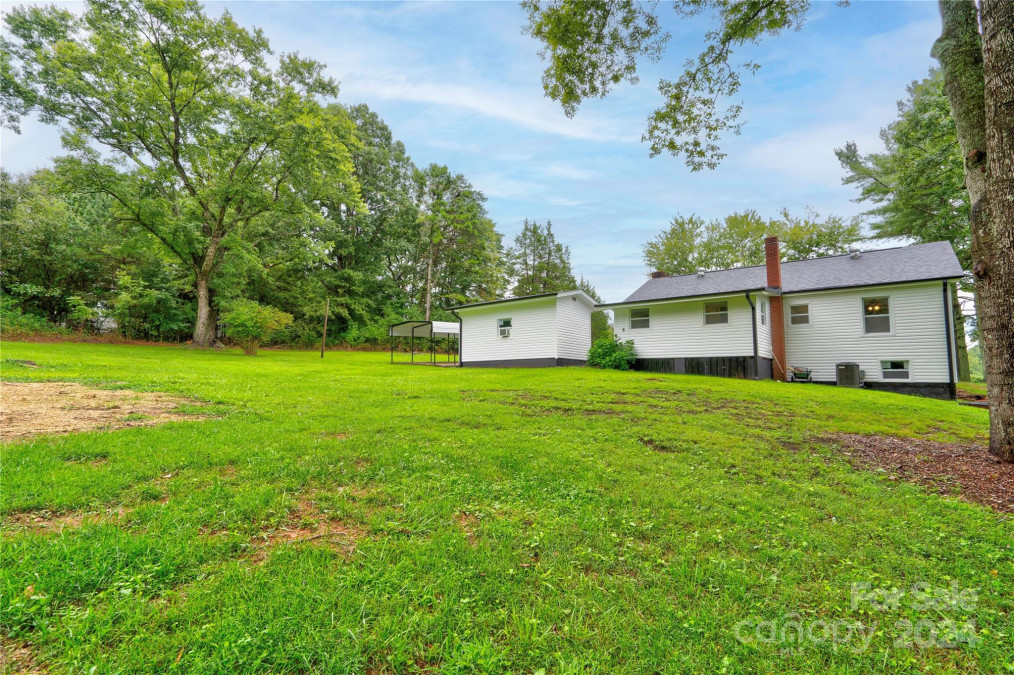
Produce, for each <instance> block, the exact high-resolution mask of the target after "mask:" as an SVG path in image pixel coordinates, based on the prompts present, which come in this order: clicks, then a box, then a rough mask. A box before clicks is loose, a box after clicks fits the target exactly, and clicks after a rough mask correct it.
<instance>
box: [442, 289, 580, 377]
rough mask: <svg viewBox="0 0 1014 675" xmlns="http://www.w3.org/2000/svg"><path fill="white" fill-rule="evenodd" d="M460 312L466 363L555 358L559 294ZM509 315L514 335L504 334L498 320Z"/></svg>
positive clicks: (463, 358) (462, 349)
mask: <svg viewBox="0 0 1014 675" xmlns="http://www.w3.org/2000/svg"><path fill="white" fill-rule="evenodd" d="M458 314H459V315H460V316H461V360H462V362H463V363H466V364H467V363H469V362H474V361H507V360H514V359H555V358H556V298H552V297H551V298H538V299H535V300H524V301H519V302H516V303H498V304H495V305H490V306H488V307H474V308H471V309H462V310H459V311H458ZM506 318H510V320H511V336H510V337H508V338H502V337H500V333H499V330H498V326H497V321H498V320H500V319H506ZM586 354H587V350H586Z"/></svg>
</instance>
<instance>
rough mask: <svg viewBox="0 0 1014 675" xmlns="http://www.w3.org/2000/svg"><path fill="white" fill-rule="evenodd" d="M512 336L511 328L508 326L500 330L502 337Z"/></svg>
mask: <svg viewBox="0 0 1014 675" xmlns="http://www.w3.org/2000/svg"><path fill="white" fill-rule="evenodd" d="M510 336H511V329H510V326H506V327H504V328H501V329H500V337H510Z"/></svg>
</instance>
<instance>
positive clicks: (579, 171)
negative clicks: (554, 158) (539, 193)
mask: <svg viewBox="0 0 1014 675" xmlns="http://www.w3.org/2000/svg"><path fill="white" fill-rule="evenodd" d="M543 173H545V174H546V175H547V176H552V177H554V178H566V179H569V180H591V179H593V178H598V176H599V173H598V172H597V171H594V170H592V169H584V168H582V167H579V166H574V165H573V164H567V163H565V162H553V163H552V164H550V165H548V166H546V167H545V168H544V169H543Z"/></svg>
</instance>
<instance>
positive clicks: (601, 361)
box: [588, 335, 636, 370]
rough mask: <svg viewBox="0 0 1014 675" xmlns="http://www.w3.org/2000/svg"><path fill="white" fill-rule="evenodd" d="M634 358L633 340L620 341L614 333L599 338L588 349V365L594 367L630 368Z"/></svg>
mask: <svg viewBox="0 0 1014 675" xmlns="http://www.w3.org/2000/svg"><path fill="white" fill-rule="evenodd" d="M635 358H636V357H635V356H634V341H633V340H627V341H626V342H621V341H620V339H619V338H618V337H616V335H607V336H605V337H601V338H599V339H598V340H596V341H595V343H594V344H592V347H591V349H589V350H588V365H589V366H594V367H596V368H611V369H613V370H630V368H631V366H633V365H634V359H635Z"/></svg>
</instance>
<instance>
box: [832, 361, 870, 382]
mask: <svg viewBox="0 0 1014 675" xmlns="http://www.w3.org/2000/svg"><path fill="white" fill-rule="evenodd" d="M835 372H837V374H838V376H837V380H836V381H837V384H838V386H839V387H860V386H862V384H863V378H862V375H861V374H860V371H859V364H858V363H839V364H838V366H837V367H836V368H835Z"/></svg>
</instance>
